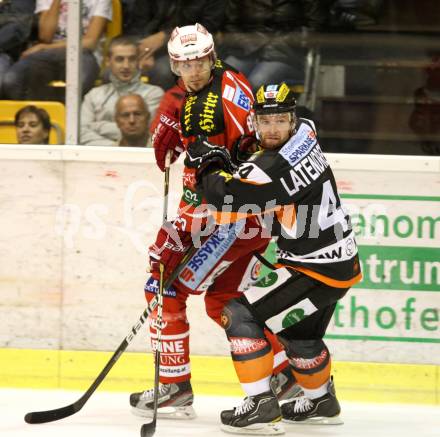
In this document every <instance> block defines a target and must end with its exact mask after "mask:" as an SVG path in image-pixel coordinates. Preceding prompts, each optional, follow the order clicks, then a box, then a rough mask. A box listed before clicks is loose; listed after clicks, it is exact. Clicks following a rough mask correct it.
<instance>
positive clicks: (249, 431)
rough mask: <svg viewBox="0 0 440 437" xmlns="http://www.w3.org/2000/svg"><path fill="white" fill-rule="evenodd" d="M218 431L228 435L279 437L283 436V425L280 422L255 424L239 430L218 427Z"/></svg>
mask: <svg viewBox="0 0 440 437" xmlns="http://www.w3.org/2000/svg"><path fill="white" fill-rule="evenodd" d="M220 429H221V430H222V431H224V432H227V433H230V434H241V435H243V434H244V435H281V434H285V432H286V431H285V430H284V427H283V425H282V424H281V423H280V422H273V423H255V424H254V425H249V426H247V427H246V428H239V427H237V426H230V425H224V424H223V423H222V424H221V425H220Z"/></svg>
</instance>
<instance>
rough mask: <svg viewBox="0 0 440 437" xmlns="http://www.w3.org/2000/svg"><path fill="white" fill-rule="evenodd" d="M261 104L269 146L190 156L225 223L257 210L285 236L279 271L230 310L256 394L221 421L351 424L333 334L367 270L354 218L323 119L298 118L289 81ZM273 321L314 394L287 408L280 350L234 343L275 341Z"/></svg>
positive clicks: (259, 427)
mask: <svg viewBox="0 0 440 437" xmlns="http://www.w3.org/2000/svg"><path fill="white" fill-rule="evenodd" d="M254 110H255V114H256V115H255V120H256V130H257V132H258V134H259V138H260V144H261V147H262V149H261V151H260V152H257V153H255V154H254V155H253V157H252V158H251V159H249V160H248V161H247V162H246V163H243V164H241V165H240V166H239V167H238V168H235V169H234V165H233V163H232V162H231V161H230V156H229V155H228V153H227V152H226V151H225V150H224V149H223V148H219V147H217V146H216V145H212V144H210V143H209V142H206V141H200V142H198V143H195V144H193V145H192V146H191V147H190V148H189V149H188V152H187V159H186V163H187V165H190V166H192V167H193V168H195V169H196V171H197V173H196V175H197V179H198V181H199V183H198V185H197V187H198V189H199V191H200V192H201V193H203V195H204V196H205V197H206V199H207V202H209V204H210V205H211V206H210V208H212V214H213V215H214V217H216V219H217V221H218V222H220V223H225V222H234V221H235V220H237V219H241V218H242V217H243V213H242V212H248V211H252V214H258V215H260V216H261V217H264V220H265V222H266V224H267V229H270V232H271V235H272V236H274V237H276V238H277V245H278V251H277V258H278V261H277V264H275V265H274V266H272V268H273V270H272V271H271V272H270V273H269V274H268V275H267V276H265V277H263V278H262V279H260V280H259V281H258V282H256V283H255V284H253V285H251V286H250V287H249V288H248V289H247V290H246V291H245V292H244V294H243V295H242V296H241V297H240V298H237V299H233V300H231V301H230V302H229V303H228V304H227V305H226V306H225V308H224V310H223V315H222V321H223V326H224V328H225V330H226V333H227V336H228V338H229V340H230V342H231V345H232V347H231V355H232V359H233V361H234V364H235V369H236V371H237V375H238V377H239V379H240V381H241V382H242V386H243V388H244V391H245V392H246V394H247V397H246V399H245V400H244V402H243V404H241V405H240V406H239V407H237V408H234V409H232V410H225V411H223V412H222V413H221V422H222V429H223V430H225V431H227V432H232V433H246V434H282V433H283V432H284V430H283V428H282V425H281V424H280V420H281V417H282V418H283V420H285V421H287V422H293V423H295V422H302V423H304V422H313V423H332V424H336V423H341V421H340V419H339V413H340V406H339V403H338V401H337V399H336V395H335V389H334V385H333V381H332V378H331V360H330V352H329V350H328V348H327V346H326V344H325V343H324V341H323V337H324V334H325V331H326V329H327V326H328V323H329V321H330V318H331V316H332V314H333V312H334V309H335V306H336V302H337V301H338V300H339V299H341V298H342V297H343V296H344V295H345V294H346V292H347V291H348V289H349V288H350V287H351V286H352V285H354V284H356V283H357V282H359V281H360V279H361V271H360V266H359V260H358V254H357V246H356V242H355V239H354V233H353V231H352V229H351V225H350V218H349V216H348V214H347V213H346V211H345V210H344V209H343V207H342V205H341V201H340V198H339V196H338V193H337V189H336V182H335V178H334V176H333V173H332V171H331V169H330V166H329V164H328V162H327V160H326V158H325V156H324V155H323V153H322V151H321V149H320V146H319V143H318V140H317V133H316V129H315V125H314V123H313V122H312V121H311V120H306V119H301V118H297V117H296V114H295V99H294V98H293V96H292V93H291V91H290V90H289V88H288V86H287V85H286V84H281V85H278V84H276V85H267V86H262V87H261V88H260V89H259V90H258V92H257V94H256V102H255V103H254ZM225 196H226V197H229V201H228V206H229V207H230V208H229V212H227V213H225V212H224V210H223V206H224V199H225ZM265 328H269V329H270V330H271V332H272V333H274V334H276V335H277V336H278V338H279V339H280V341H281V342H282V343H283V344H284V346H285V348H286V352H287V355H288V357H289V360H290V363H291V364H292V367H293V372H294V374H295V377H296V379H297V382H298V384H299V385H300V386H301V387H302V389H303V391H304V395H305V396H302V397H298V398H295V399H294V400H292V401H290V402H287V403H284V404H283V405H282V406H281V408H280V406H279V403H278V400H277V398H276V396H274V394H273V392H272V391H271V390H270V386H269V377H270V374H271V369H272V355H271V353H270V351H268V350H267V349H266V348H265V347H260V348H258V349H257V351H253V350H250V351H249V352H248V353H247V354H238V353H236V351H235V349H234V347H233V345H234V344H237V343H239V342H240V341H241V342H247V343H255V344H259V345H263V346H264V345H267V337H266V336H265V332H267V331H265ZM243 382H244V383H243Z"/></svg>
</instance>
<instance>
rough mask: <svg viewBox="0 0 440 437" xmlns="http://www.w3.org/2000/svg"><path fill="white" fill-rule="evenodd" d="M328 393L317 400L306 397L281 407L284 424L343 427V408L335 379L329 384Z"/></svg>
mask: <svg viewBox="0 0 440 437" xmlns="http://www.w3.org/2000/svg"><path fill="white" fill-rule="evenodd" d="M327 390H328V391H327V393H326V394H325V395H324V396H321V397H320V398H317V399H310V398H307V397H305V396H301V397H299V398H296V399H294V400H293V401H291V402H287V403H285V404H283V405H282V406H281V413H282V415H283V422H288V423H301V424H316V425H341V424H342V423H343V422H342V420H341V418H340V417H339V413H340V412H341V407H340V405H339V402H338V400H337V399H336V393H335V386H334V384H333V378H332V379H331V380H330V382H329V383H328V388H327Z"/></svg>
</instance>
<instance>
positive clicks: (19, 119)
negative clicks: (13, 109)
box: [14, 105, 51, 144]
mask: <svg viewBox="0 0 440 437" xmlns="http://www.w3.org/2000/svg"><path fill="white" fill-rule="evenodd" d="M14 125H15V131H16V134H17V143H18V144H49V134H50V127H51V124H50V117H49V114H48V113H47V112H46V110H45V109H43V108H38V107H36V106H34V105H28V106H24V107H23V108H21V109H19V110H18V111H17V113H16V114H15V120H14Z"/></svg>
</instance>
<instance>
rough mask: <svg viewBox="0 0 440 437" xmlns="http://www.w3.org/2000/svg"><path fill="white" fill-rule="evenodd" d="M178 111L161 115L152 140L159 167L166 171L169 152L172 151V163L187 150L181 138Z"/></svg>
mask: <svg viewBox="0 0 440 437" xmlns="http://www.w3.org/2000/svg"><path fill="white" fill-rule="evenodd" d="M177 117H178V111H177V109H175V111H174V113H171V112H164V113H162V114H160V119H159V120H160V121H159V123H158V125H157V126H156V129H155V130H154V133H153V137H152V139H151V141H152V144H153V147H154V154H155V155H156V162H157V165H158V167H159V168H160V169H161V170H162V171H165V156H166V154H167V152H168V150H171V151H172V154H171V163H173V162H174V161H175V160H176V159H177V158H178V157H179V155H180V154H181V153H182V152H183V151H184V150H185V149H184V147H183V144H182V142H181V141H180V137H179V120H178V118H177Z"/></svg>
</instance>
